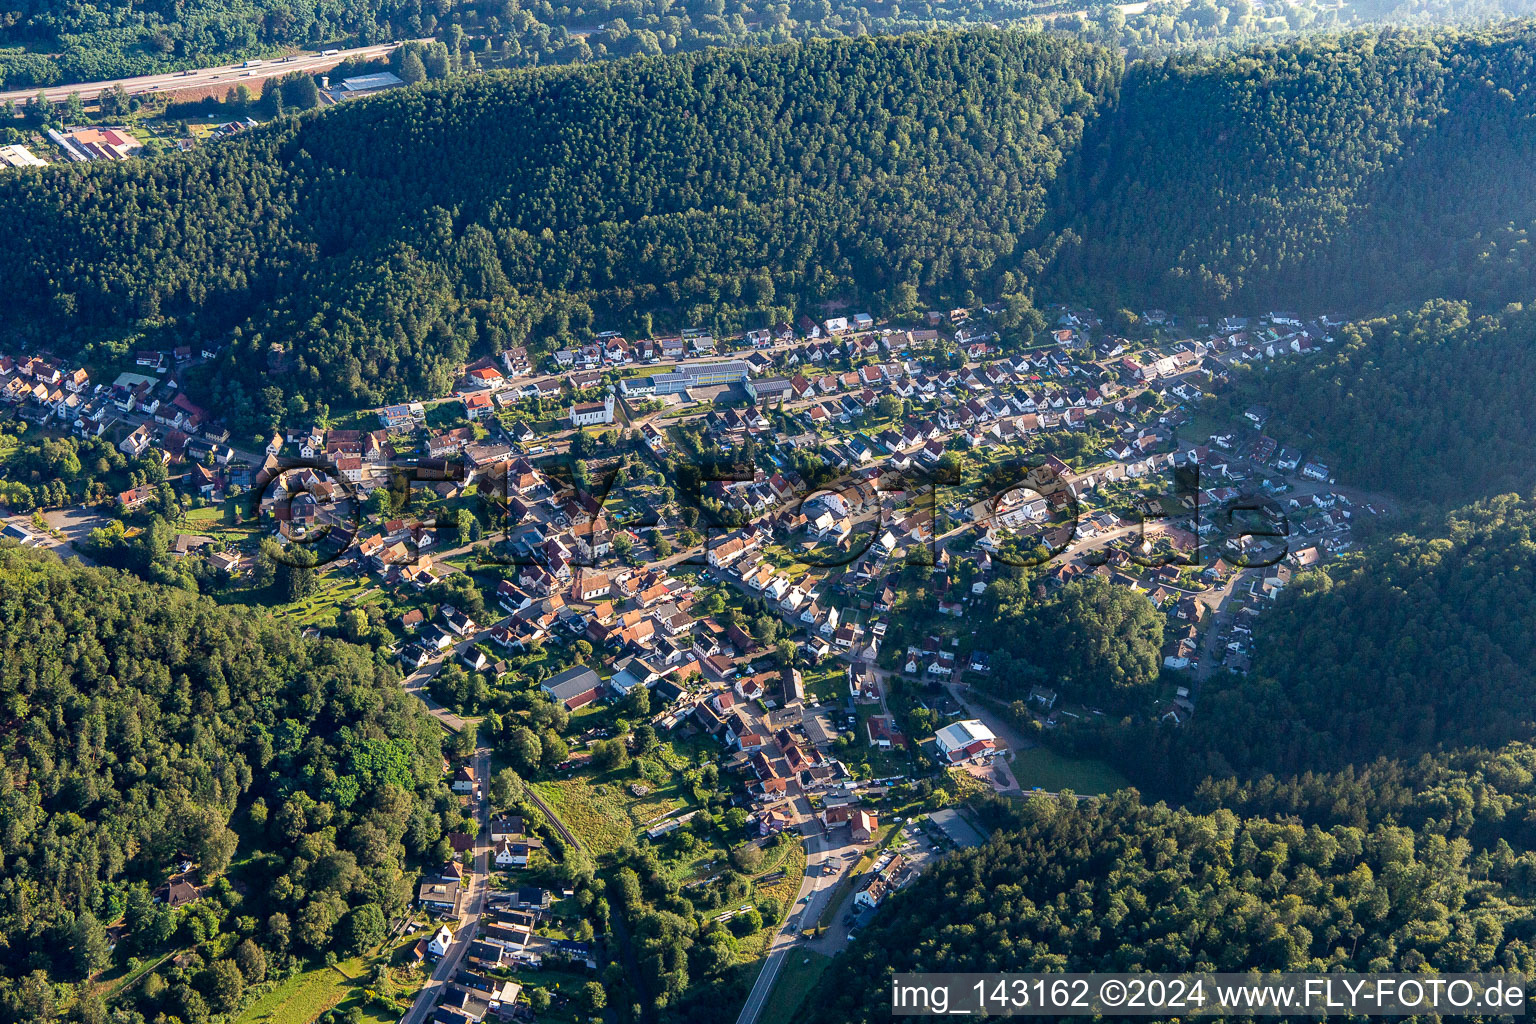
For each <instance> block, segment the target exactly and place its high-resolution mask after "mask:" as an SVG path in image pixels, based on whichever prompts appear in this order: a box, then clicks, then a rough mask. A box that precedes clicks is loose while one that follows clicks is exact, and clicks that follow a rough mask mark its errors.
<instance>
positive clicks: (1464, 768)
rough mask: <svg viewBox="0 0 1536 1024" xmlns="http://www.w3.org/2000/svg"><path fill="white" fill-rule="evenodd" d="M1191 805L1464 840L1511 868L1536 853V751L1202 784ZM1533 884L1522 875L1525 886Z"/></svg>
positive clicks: (1485, 752)
mask: <svg viewBox="0 0 1536 1024" xmlns="http://www.w3.org/2000/svg"><path fill="white" fill-rule="evenodd" d="M1190 806H1191V808H1193V809H1196V810H1201V811H1213V810H1215V809H1216V808H1218V807H1225V808H1227V809H1229V810H1231V811H1233V812H1234V813H1237V814H1241V815H1244V816H1258V817H1265V818H1284V819H1286V820H1294V821H1299V822H1301V823H1302V824H1305V825H1318V826H1321V827H1323V828H1330V827H1332V826H1334V825H1352V826H1354V827H1356V828H1374V827H1376V826H1378V825H1401V826H1404V827H1407V828H1411V829H1413V830H1414V831H1415V832H1418V831H1429V832H1433V833H1435V834H1437V835H1444V836H1447V837H1450V838H1452V839H1465V840H1467V841H1468V842H1470V843H1472V844H1473V846H1474V847H1476V848H1477V849H1478V850H1479V851H1485V852H1487V853H1488V855H1490V856H1494V857H1497V858H1499V859H1500V860H1504V861H1508V860H1510V859H1512V858H1511V856H1510V853H1511V852H1512V851H1513V850H1516V849H1518V850H1530V849H1532V848H1533V847H1536V747H1532V746H1531V745H1530V744H1529V743H1509V744H1506V745H1505V746H1502V747H1499V748H1496V749H1487V748H1467V749H1461V750H1454V751H1450V752H1448V753H1443V754H1433V755H1431V754H1426V755H1424V756H1423V757H1422V758H1420V759H1419V760H1417V761H1406V762H1405V761H1392V760H1387V759H1386V758H1380V759H1378V760H1376V761H1372V762H1370V763H1368V764H1363V765H1361V766H1360V767H1358V768H1356V767H1347V768H1341V769H1340V770H1339V771H1337V772H1303V773H1302V774H1300V775H1288V776H1276V775H1263V776H1259V777H1258V778H1255V779H1249V780H1239V779H1235V778H1226V779H1207V780H1206V781H1204V782H1202V783H1201V784H1200V786H1199V787H1198V789H1197V790H1196V792H1195V795H1194V798H1193V799H1192V800H1191V801H1190ZM1506 851H1509V852H1506ZM1532 881H1533V878H1532V876H1531V875H1530V873H1529V872H1527V873H1526V874H1525V876H1524V877H1523V879H1522V883H1523V884H1525V885H1529V884H1530V883H1531V882H1532Z"/></svg>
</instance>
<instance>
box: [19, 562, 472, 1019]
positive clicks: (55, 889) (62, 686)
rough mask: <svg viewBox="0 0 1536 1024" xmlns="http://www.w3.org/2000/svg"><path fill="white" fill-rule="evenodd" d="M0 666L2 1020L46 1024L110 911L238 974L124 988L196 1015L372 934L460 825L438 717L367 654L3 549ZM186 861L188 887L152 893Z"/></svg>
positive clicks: (109, 575) (111, 918)
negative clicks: (297, 960)
mask: <svg viewBox="0 0 1536 1024" xmlns="http://www.w3.org/2000/svg"><path fill="white" fill-rule="evenodd" d="M0 666H3V668H0V765H3V770H0V867H3V870H0V1019H5V1020H15V1021H23V1020H39V1019H45V1018H46V1016H47V1015H46V1014H43V1013H40V1012H38V1011H39V1009H40V1008H41V1006H42V1005H43V1002H42V1001H46V1000H49V999H51V998H52V992H51V990H50V989H49V985H48V982H49V980H51V981H53V982H71V981H75V980H78V979H80V978H82V977H84V976H85V975H87V974H89V973H92V972H95V971H96V970H98V969H100V968H101V967H103V966H104V965H105V964H106V963H107V962H108V958H107V952H106V936H105V930H104V929H105V926H106V925H109V924H112V923H113V922H117V921H122V922H123V924H124V926H125V928H126V933H125V935H124V936H123V939H122V941H123V942H126V943H127V944H128V945H127V947H126V948H127V950H128V951H129V952H132V953H134V954H137V955H141V956H148V955H150V954H154V953H159V952H163V951H164V950H166V949H168V948H182V947H183V946H190V945H193V944H197V943H205V942H206V943H210V946H209V947H208V948H209V949H212V950H213V951H215V952H216V951H218V950H221V949H222V950H223V951H224V952H225V954H226V957H225V958H224V959H226V960H227V961H228V962H231V963H237V964H239V965H240V969H241V972H242V973H241V975H239V976H236V977H233V978H230V977H222V976H221V975H220V972H221V971H222V972H224V973H227V969H224V968H217V967H214V968H210V969H209V970H208V971H204V972H203V973H202V974H200V975H199V974H195V973H194V974H191V975H189V978H188V980H185V981H181V982H178V983H176V984H174V985H172V986H170V987H168V988H167V987H164V986H156V987H155V988H154V992H153V994H148V993H146V994H144V995H143V996H142V997H141V998H140V999H139V1001H138V1008H139V1010H140V1011H141V1012H143V1013H144V1014H145V1016H146V1017H147V1018H150V1019H153V1018H154V1017H155V1016H156V1015H157V1014H158V1013H162V1012H163V1013H167V1014H170V1015H172V1016H174V1017H179V1018H180V1019H182V1020H185V1021H193V1020H202V1019H206V1017H207V1014H208V1012H209V1010H210V1009H212V1010H213V1012H222V1009H223V1008H227V1007H225V1006H223V1003H222V1001H224V1000H227V999H229V998H230V997H231V992H233V993H234V998H236V999H237V998H238V990H239V987H240V986H241V985H242V984H244V983H246V982H252V981H256V980H260V978H259V977H255V976H254V975H256V974H257V973H258V970H257V968H258V967H259V973H261V974H264V973H265V972H266V970H267V969H268V967H269V966H270V967H271V969H273V970H276V969H277V968H278V967H280V966H281V965H283V964H284V963H286V962H288V960H289V958H291V957H302V958H309V957H315V958H318V957H320V956H322V955H323V954H325V953H326V952H329V951H332V950H334V951H337V952H339V953H342V954H350V952H352V951H353V950H355V949H357V948H360V947H361V946H362V945H371V944H372V943H375V942H377V941H379V940H380V939H382V937H383V935H382V928H383V923H384V921H385V920H386V919H387V918H388V917H389V916H390V915H393V914H395V913H397V912H398V911H399V910H400V909H402V908H403V907H405V906H406V905H407V904H408V903H409V901H410V900H411V898H412V895H413V892H412V875H411V874H409V873H407V870H406V869H407V864H408V863H409V862H411V861H412V860H413V859H416V860H419V859H425V858H433V862H434V863H436V862H437V861H438V860H440V859H442V858H443V857H444V856H445V854H446V852H447V843H446V841H445V840H443V838H442V837H443V834H444V831H445V827H449V828H451V827H457V826H458V824H459V822H460V821H461V818H460V815H459V811H458V804H457V802H456V801H455V800H453V799H452V797H451V795H450V794H449V793H448V792H447V788H446V785H445V784H444V782H443V776H442V769H441V765H442V753H441V735H440V731H439V729H438V727H437V726H436V724H435V723H434V722H433V721H432V720H431V719H430V718H429V717H427V716H426V715H425V714H424V713H423V712H422V711H421V710H420V708H419V706H418V705H417V703H416V702H415V700H414V698H411V697H409V696H407V695H406V694H405V693H404V692H403V691H402V690H401V689H400V687H399V685H398V679H397V677H396V676H395V675H394V672H393V670H392V669H388V668H386V667H384V666H383V665H382V664H381V663H379V662H377V661H376V660H375V659H374V657H373V655H372V653H371V652H370V651H368V650H367V649H365V648H360V647H355V646H352V645H350V644H346V643H342V642H339V641H310V640H305V639H302V638H300V636H299V635H298V633H297V631H296V630H295V629H293V628H292V627H289V626H284V625H279V624H278V623H276V622H275V621H274V620H273V619H271V618H270V617H267V616H259V615H251V614H249V613H248V612H244V611H240V612H236V611H226V610H223V609H220V608H218V607H216V606H215V605H213V604H212V603H211V602H209V601H207V600H205V599H202V598H198V597H194V596H191V595H188V594H186V593H184V592H182V591H179V590H175V589H171V588H164V587H156V586H153V585H150V584H146V583H142V582H140V581H138V580H136V579H134V578H133V577H131V576H128V575H126V574H123V573H117V572H111V571H107V570H100V569H86V568H81V567H79V566H78V565H65V564H63V563H60V562H59V561H58V560H57V559H55V558H53V557H52V556H45V555H40V554H36V553H28V552H24V551H22V550H21V549H18V548H15V547H5V548H0ZM183 857H185V858H187V859H189V860H191V861H193V862H194V863H195V864H196V865H197V867H198V876H197V879H196V880H197V881H198V882H200V883H201V884H203V885H205V886H207V888H206V889H205V891H204V892H203V895H202V898H201V899H198V900H196V901H195V902H192V903H190V904H188V905H186V906H184V907H181V908H179V909H172V908H170V907H167V906H166V905H164V904H161V903H155V902H153V901H152V900H151V897H150V893H151V890H152V889H153V888H154V887H155V886H157V885H159V884H160V883H161V882H162V881H164V880H165V879H166V878H167V876H168V875H169V874H171V873H172V872H173V871H174V870H175V868H174V865H175V864H176V862H177V861H178V860H180V859H181V858H183ZM412 866H413V867H414V864H413V865H412ZM239 945H249V947H250V948H248V949H245V951H244V952H240V951H238V950H237V951H236V952H235V955H234V956H233V957H232V958H230V957H228V956H227V954H229V952H230V951H231V950H234V949H235V947H237V946H239ZM39 979H41V980H39ZM92 1012H95V1011H92V1010H90V1008H89V1007H83V1008H82V1009H81V1013H82V1014H83V1016H81V1017H80V1018H79V1019H82V1020H89V1019H105V1018H104V1017H92V1016H91V1015H90V1013H92Z"/></svg>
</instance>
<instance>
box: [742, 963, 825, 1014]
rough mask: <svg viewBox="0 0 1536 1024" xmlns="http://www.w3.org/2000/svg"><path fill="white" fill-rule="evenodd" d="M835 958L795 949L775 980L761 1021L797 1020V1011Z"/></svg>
mask: <svg viewBox="0 0 1536 1024" xmlns="http://www.w3.org/2000/svg"><path fill="white" fill-rule="evenodd" d="M831 962H832V958H831V957H828V956H822V955H821V954H820V953H811V952H807V951H805V950H799V949H793V950H790V952H789V954H788V955H787V956H786V958H785V960H784V966H783V967H781V968H779V976H778V977H777V978H775V979H774V980H773V991H772V992H770V993H768V1001H767V1002H766V1003H764V1004H763V1012H762V1013H761V1014H760V1015H759V1018H758V1019H759V1020H764V1021H788V1020H794V1019H795V1011H796V1010H798V1009H799V1008H800V1004H801V1003H802V1002H804V1000H805V997H806V994H807V993H808V992H810V990H811V988H812V987H813V986H814V985H815V984H816V980H817V979H818V978H820V977H821V972H822V971H825V970H826V969H827V965H828V964H830V963H831Z"/></svg>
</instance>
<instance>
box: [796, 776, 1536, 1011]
mask: <svg viewBox="0 0 1536 1024" xmlns="http://www.w3.org/2000/svg"><path fill="white" fill-rule="evenodd" d="M990 816H991V823H992V824H994V825H995V826H996V827H997V828H998V829H999V831H998V832H997V833H995V834H994V836H993V839H992V840H991V841H990V842H989V843H987V844H986V845H984V846H981V847H979V848H976V849H973V850H966V851H963V852H960V853H957V854H954V855H952V856H950V857H947V858H945V859H944V860H942V861H940V862H939V863H938V864H937V865H935V866H934V867H931V868H930V869H928V870H927V871H925V872H924V873H923V875H922V876H921V877H920V878H919V879H918V880H917V881H915V882H914V883H912V884H911V885H910V886H908V887H907V888H906V889H904V890H902V891H900V892H899V893H897V894H896V895H895V896H894V897H892V898H891V899H890V901H889V902H888V904H887V905H886V906H885V907H883V908H882V909H881V911H880V913H879V914H878V915H877V916H876V917H875V918H874V919H873V920H872V921H871V922H870V923H869V925H867V926H866V928H865V929H864V931H863V934H861V935H860V937H859V938H858V940H857V941H856V942H855V943H854V944H853V945H852V946H850V948H849V950H848V952H847V954H845V955H843V956H840V957H839V958H838V959H837V960H836V961H834V962H833V963H832V965H831V966H830V967H828V969H827V971H826V973H825V974H823V976H822V977H821V979H820V981H819V982H818V983H817V986H816V988H815V989H814V990H813V991H812V992H811V993H810V995H809V996H807V998H806V1000H805V1002H804V1004H803V1005H804V1007H805V1012H806V1013H807V1014H808V1019H809V1020H811V1021H813V1022H827V1024H832V1022H836V1024H850V1022H854V1021H874V1020H883V1019H885V1018H887V1017H888V1016H889V1013H890V1009H889V1005H890V1004H889V994H888V992H889V984H890V982H889V979H890V977H891V975H892V974H893V973H900V972H906V971H940V972H942V971H1010V972H1020V971H1212V972H1222V971H1248V970H1260V971H1265V970H1269V971H1301V970H1308V971H1328V970H1353V971H1407V972H1416V971H1420V970H1424V969H1428V968H1430V967H1433V969H1434V970H1436V971H1477V970H1489V969H1505V970H1509V971H1513V972H1517V973H1524V972H1525V971H1527V970H1528V969H1529V968H1530V967H1531V966H1533V965H1536V951H1533V949H1532V945H1531V942H1532V934H1531V926H1530V922H1531V920H1532V905H1531V901H1530V899H1529V897H1528V896H1527V895H1524V894H1522V893H1519V892H1516V891H1514V890H1513V887H1511V886H1510V885H1509V884H1507V880H1509V879H1512V878H1514V877H1516V876H1518V877H1523V878H1526V879H1529V878H1530V876H1531V874H1532V869H1533V867H1536V864H1533V858H1532V855H1531V854H1529V853H1525V854H1522V855H1521V856H1520V857H1518V858H1511V862H1510V863H1509V864H1507V865H1504V866H1490V865H1488V864H1486V863H1484V862H1482V861H1480V860H1479V861H1475V860H1474V858H1473V857H1472V856H1471V855H1470V851H1469V850H1468V848H1467V845H1466V844H1465V843H1463V842H1458V841H1454V840H1450V839H1447V838H1446V837H1445V836H1443V835H1438V834H1434V833H1431V832H1419V833H1415V832H1414V831H1412V830H1410V829H1407V828H1403V827H1394V826H1386V825H1383V826H1376V827H1371V828H1361V827H1357V826H1354V825H1333V826H1330V827H1321V826H1318V825H1310V826H1307V825H1302V824H1300V823H1294V822H1275V821H1266V820H1263V819H1252V818H1242V817H1239V816H1238V815H1236V814H1234V813H1232V812H1231V811H1229V810H1225V809H1220V810H1216V811H1213V812H1210V813H1204V814H1202V813H1193V812H1190V811H1186V810H1171V809H1169V808H1167V807H1165V806H1163V805H1161V804H1159V805H1157V806H1155V807H1148V806H1145V805H1143V804H1141V803H1140V802H1139V800H1138V798H1137V796H1136V794H1135V793H1134V792H1133V791H1123V792H1120V793H1116V794H1114V795H1112V796H1110V797H1108V798H1105V799H1104V800H1102V801H1089V802H1085V803H1078V802H1075V801H1072V800H1070V799H1068V800H1062V801H1055V800H1050V799H1047V798H1043V797H1037V798H1035V799H1033V800H1030V801H1029V802H1028V803H1026V804H1024V805H1022V806H1021V807H1017V808H1010V807H1007V806H1001V805H994V807H993V808H992V810H991V812H990Z"/></svg>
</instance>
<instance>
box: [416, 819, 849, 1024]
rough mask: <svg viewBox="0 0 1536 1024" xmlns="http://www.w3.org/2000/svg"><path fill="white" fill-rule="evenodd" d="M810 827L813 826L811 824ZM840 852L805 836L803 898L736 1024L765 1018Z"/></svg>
mask: <svg viewBox="0 0 1536 1024" xmlns="http://www.w3.org/2000/svg"><path fill="white" fill-rule="evenodd" d="M811 821H812V822H814V821H815V818H814V817H813V818H812V819H811ZM807 826H808V827H811V826H810V823H809V822H808V823H807ZM840 849H841V847H833V846H832V843H831V841H830V840H829V839H828V838H827V836H826V834H825V833H817V834H815V835H811V836H807V837H806V839H805V877H804V878H802V879H801V880H800V895H799V897H798V898H797V900H796V903H795V907H796V909H794V910H792V911H791V912H790V914H789V916H788V917H787V918H785V919H784V925H783V927H781V928H780V929H779V933H778V934H777V935H775V936H774V938H773V942H772V943H771V944H770V946H769V952H768V956H767V957H766V958H764V960H763V969H762V970H761V971H759V972H758V975H757V981H756V982H755V983H754V984H753V986H752V991H751V992H749V993H748V994H747V1001H746V1003H745V1004H744V1005H743V1006H742V1008H741V1015H740V1016H738V1017H737V1018H736V1024H757V1019H758V1017H759V1016H761V1015H762V1012H763V1007H764V1006H765V1005H766V1004H767V1002H768V996H769V995H770V994H771V993H772V992H773V985H774V982H775V981H777V980H778V977H779V971H780V970H781V969H782V968H783V966H784V958H785V957H786V956H789V955H790V954H791V953H793V952H794V949H795V946H796V945H797V944H798V943H799V942H800V931H801V929H802V928H808V927H812V926H814V925H815V924H816V920H817V918H818V917H819V916H820V915H821V911H822V908H823V906H824V905H825V904H826V902H827V900H828V898H830V896H831V894H832V892H833V891H834V888H835V887H836V885H837V882H838V880H839V879H840V878H841V877H842V872H841V871H836V872H832V873H831V874H828V873H826V872H825V871H823V869H822V865H823V864H826V863H837V861H836V859H835V858H834V857H832V853H833V851H834V850H840ZM408 1024H410V1022H408Z"/></svg>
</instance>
